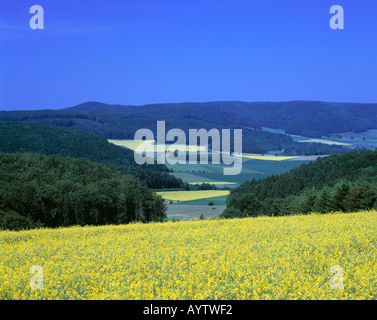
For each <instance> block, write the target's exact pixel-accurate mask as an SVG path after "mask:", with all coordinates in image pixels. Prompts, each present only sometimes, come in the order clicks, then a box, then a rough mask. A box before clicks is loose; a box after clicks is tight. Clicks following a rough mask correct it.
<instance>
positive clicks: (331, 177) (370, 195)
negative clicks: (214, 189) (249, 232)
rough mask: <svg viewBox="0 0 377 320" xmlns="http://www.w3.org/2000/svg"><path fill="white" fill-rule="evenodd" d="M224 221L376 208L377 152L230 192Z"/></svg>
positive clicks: (337, 158)
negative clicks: (246, 217)
mask: <svg viewBox="0 0 377 320" xmlns="http://www.w3.org/2000/svg"><path fill="white" fill-rule="evenodd" d="M227 206H228V208H227V212H225V213H223V216H224V217H234V216H248V215H251V216H257V215H285V214H290V213H306V212H310V211H317V212H323V213H325V212H329V211H345V212H349V211H356V210H367V209H371V208H373V207H374V208H377V149H376V150H375V151H370V150H367V151H361V152H348V153H346V154H342V155H331V156H329V157H325V158H320V159H318V160H316V161H314V162H310V163H307V164H302V165H301V166H299V167H298V168H295V169H292V170H291V171H289V172H287V173H284V174H281V175H274V176H270V177H267V178H264V179H260V180H252V181H248V182H245V183H243V184H242V185H240V186H239V187H237V188H235V189H233V190H232V191H231V194H230V196H229V197H228V199H227Z"/></svg>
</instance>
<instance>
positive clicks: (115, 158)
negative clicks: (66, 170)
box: [0, 122, 183, 189]
mask: <svg viewBox="0 0 377 320" xmlns="http://www.w3.org/2000/svg"><path fill="white" fill-rule="evenodd" d="M0 152H4V153H15V152H21V153H22V152H32V153H40V154H45V155H54V154H59V155H62V156H69V157H72V158H85V159H88V160H90V161H93V162H96V163H101V164H107V165H111V166H113V167H114V168H116V169H117V170H119V171H120V172H122V173H124V174H129V175H132V176H134V177H136V178H137V179H139V181H140V182H141V183H143V184H145V185H146V186H148V187H149V188H152V189H158V188H181V187H183V182H182V181H181V180H180V179H177V178H175V177H174V176H172V175H170V174H169V169H168V168H167V167H166V166H165V165H161V164H149V165H142V166H140V165H138V164H137V163H136V162H135V160H134V153H133V151H131V150H129V149H126V148H122V147H119V146H115V145H113V144H111V143H109V142H108V141H107V139H106V138H104V137H101V136H97V135H94V134H88V133H85V132H81V131H78V130H74V129H70V128H59V127H53V126H45V125H38V124H32V123H18V122H0Z"/></svg>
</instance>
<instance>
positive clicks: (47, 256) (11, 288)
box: [0, 211, 377, 300]
mask: <svg viewBox="0 0 377 320" xmlns="http://www.w3.org/2000/svg"><path fill="white" fill-rule="evenodd" d="M376 224H377V212H376V211H370V212H358V213H351V214H328V215H317V214H311V215H307V216H289V217H277V218H275V217H259V218H256V219H253V218H246V219H234V220H232V221H229V220H199V221H185V222H166V223H152V224H141V223H137V224H128V225H119V226H100V227H89V226H86V227H70V228H59V229H53V230H52V229H39V230H29V231H20V232H9V231H0V257H1V259H0V270H2V272H3V275H4V276H2V277H0V300H1V299H16V300H26V299H31V300H35V299H38V300H42V299H43V300H60V299H66V300H84V299H85V300H103V299H108V300H134V299H136V300H154V299H155V300H176V299H178V300H196V299H199V300H239V299H241V300H267V299H273V300H332V299H335V300H343V299H346V300H347V299H351V300H375V299H376V298H377V292H376V286H377V273H376V265H377V232H376ZM33 265H38V266H40V267H41V268H43V272H44V280H45V281H44V287H43V290H31V289H30V287H29V285H28V283H29V281H30V279H31V277H32V275H31V274H30V272H29V270H30V268H31V267H32V266H33ZM333 266H340V267H341V268H342V269H343V270H344V281H343V283H342V284H343V288H342V290H334V288H332V287H331V280H334V271H333V270H332V267H333ZM337 271H339V270H337ZM337 276H338V278H339V281H338V284H340V275H339V274H338V275H337ZM335 278H336V277H335ZM342 280H343V279H342Z"/></svg>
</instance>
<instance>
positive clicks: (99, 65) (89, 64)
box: [0, 0, 377, 110]
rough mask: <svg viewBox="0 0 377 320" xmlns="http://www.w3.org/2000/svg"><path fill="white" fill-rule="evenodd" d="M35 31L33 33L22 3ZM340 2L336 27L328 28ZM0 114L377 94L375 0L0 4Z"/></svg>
mask: <svg viewBox="0 0 377 320" xmlns="http://www.w3.org/2000/svg"><path fill="white" fill-rule="evenodd" d="M36 4H38V5H41V6H42V7H43V9H44V27H45V28H44V29H43V30H32V29H31V28H30V27H29V20H30V18H31V17H32V14H30V13H29V9H30V7H31V6H32V5H36ZM336 4H337V5H342V6H343V8H344V30H332V29H331V28H330V26H329V20H330V18H331V14H330V13H329V10H330V7H331V6H332V5H336ZM1 7H2V8H1V13H0V110H11V109H42V108H64V107H69V106H73V105H76V104H79V103H82V102H85V101H101V102H105V103H114V104H126V105H127V104H128V105H142V104H149V103H164V102H187V101H197V102H200V101H215V100H239V101H290V100H321V101H336V102H377V1H374V0H359V1H354V0H331V1H328V0H305V1H304V0H284V1H282V0H258V1H253V0H199V1H198V0H168V1H165V0H123V1H118V0H116V1H115V0H114V1H111V0H107V1H102V0H98V1H87V0H85V1H84V0H75V1H72V0H64V1H63V0H59V1H58V0H31V1H29V0H17V1H15V0H2V5H1Z"/></svg>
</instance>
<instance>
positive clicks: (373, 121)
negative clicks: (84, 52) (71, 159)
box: [0, 101, 377, 154]
mask: <svg viewBox="0 0 377 320" xmlns="http://www.w3.org/2000/svg"><path fill="white" fill-rule="evenodd" d="M158 120H164V121H165V122H166V130H169V129H170V128H180V129H182V130H184V131H186V132H187V130H188V129H195V128H196V129H200V128H206V129H211V128H217V129H222V128H228V129H234V128H242V129H243V134H244V137H243V141H244V150H245V152H255V153H264V152H267V151H270V150H281V149H284V148H287V149H290V150H291V151H290V152H294V150H293V151H292V146H294V147H297V149H298V150H300V151H299V153H300V154H309V153H322V154H324V153H337V152H342V150H344V148H342V147H340V146H326V145H321V144H318V143H316V144H309V143H308V144H304V143H301V144H297V143H296V142H294V141H293V140H292V138H291V137H290V136H287V135H284V134H279V133H273V132H266V131H262V130H261V128H262V127H268V128H274V129H284V130H285V132H286V133H289V134H294V135H301V136H306V137H311V138H320V137H322V136H325V135H329V134H334V133H339V132H356V133H357V132H363V131H367V130H369V129H376V128H377V104H357V103H329V102H317V101H292V102H240V101H219V102H203V103H166V104H152V105H143V106H130V105H125V106H123V105H109V104H104V103H99V102H86V103H82V104H79V105H77V106H73V107H69V108H65V109H59V110H37V111H2V112H0V121H22V122H33V123H39V124H46V125H51V126H61V127H70V128H73V129H77V130H81V131H85V132H89V133H93V134H97V135H100V136H104V137H106V138H108V139H132V138H133V136H134V133H135V131H136V130H138V129H140V128H148V129H151V130H153V131H155V130H156V122H157V121H158ZM313 145H315V147H313ZM305 146H306V150H305ZM313 148H315V149H314V150H313ZM293 149H294V148H293ZM313 151H314V152H313Z"/></svg>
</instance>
